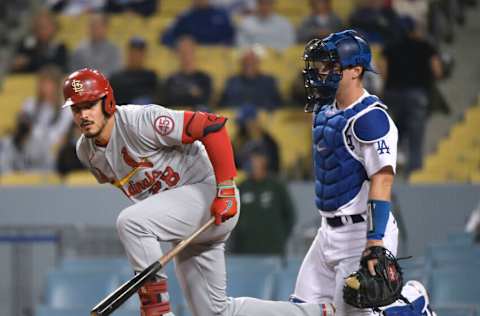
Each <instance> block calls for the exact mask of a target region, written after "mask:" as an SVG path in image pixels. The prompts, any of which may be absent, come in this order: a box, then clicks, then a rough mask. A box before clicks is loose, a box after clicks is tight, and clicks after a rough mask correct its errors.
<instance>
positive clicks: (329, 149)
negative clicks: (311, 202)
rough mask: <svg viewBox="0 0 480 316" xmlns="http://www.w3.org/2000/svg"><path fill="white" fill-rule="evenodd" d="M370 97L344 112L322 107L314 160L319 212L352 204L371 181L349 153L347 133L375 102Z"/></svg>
mask: <svg viewBox="0 0 480 316" xmlns="http://www.w3.org/2000/svg"><path fill="white" fill-rule="evenodd" d="M377 102H379V99H378V98H377V97H376V96H368V97H366V98H364V99H363V100H362V101H361V102H359V103H357V104H355V105H354V106H353V107H351V108H349V109H346V110H345V111H337V112H335V111H332V109H331V106H325V107H323V108H322V109H321V110H320V111H319V112H317V113H316V114H315V117H314V121H313V146H314V147H313V153H314V154H313V158H314V166H315V195H316V198H315V203H316V206H317V208H318V209H320V210H322V211H325V212H333V211H336V210H337V209H338V208H340V207H341V206H342V205H345V204H346V203H348V202H350V201H351V200H352V199H353V198H354V197H355V196H356V195H357V194H358V193H359V192H360V189H361V188H362V184H363V182H364V181H365V180H367V179H368V176H367V173H366V171H365V168H364V167H363V165H362V164H361V163H360V162H359V161H358V160H357V159H355V158H354V157H353V156H352V155H351V154H350V152H349V151H348V150H347V146H348V144H346V143H345V141H344V135H343V133H344V130H345V127H346V126H347V124H350V122H351V121H352V118H353V117H354V116H355V115H356V114H358V113H359V112H361V111H363V110H365V109H366V108H367V107H369V106H371V105H372V104H374V103H377Z"/></svg>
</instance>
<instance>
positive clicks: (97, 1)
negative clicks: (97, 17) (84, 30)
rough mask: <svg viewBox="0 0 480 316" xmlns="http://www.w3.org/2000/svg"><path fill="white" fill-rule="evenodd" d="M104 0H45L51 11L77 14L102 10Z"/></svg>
mask: <svg viewBox="0 0 480 316" xmlns="http://www.w3.org/2000/svg"><path fill="white" fill-rule="evenodd" d="M105 3H106V0H47V1H46V5H47V7H49V8H50V9H51V10H52V11H53V12H56V13H60V14H64V15H79V14H83V13H87V12H94V11H99V10H102V9H103V7H104V6H105Z"/></svg>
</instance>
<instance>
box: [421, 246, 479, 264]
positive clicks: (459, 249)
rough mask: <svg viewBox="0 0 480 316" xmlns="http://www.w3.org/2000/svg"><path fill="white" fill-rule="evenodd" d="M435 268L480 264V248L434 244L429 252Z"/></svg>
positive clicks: (428, 255)
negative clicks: (450, 265)
mask: <svg viewBox="0 0 480 316" xmlns="http://www.w3.org/2000/svg"><path fill="white" fill-rule="evenodd" d="M427 259H428V260H429V261H430V263H431V264H432V266H433V267H437V266H442V265H449V264H467V263H468V264H471V265H478V264H480V247H475V246H470V245H460V244H448V243H447V244H434V245H430V246H429V248H428V250H427Z"/></svg>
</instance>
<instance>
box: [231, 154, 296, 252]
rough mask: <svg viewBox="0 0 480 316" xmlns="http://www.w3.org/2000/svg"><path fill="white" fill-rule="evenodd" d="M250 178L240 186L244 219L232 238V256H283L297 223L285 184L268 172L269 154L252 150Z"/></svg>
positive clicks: (239, 223)
mask: <svg viewBox="0 0 480 316" xmlns="http://www.w3.org/2000/svg"><path fill="white" fill-rule="evenodd" d="M249 165H250V168H249V170H248V177H247V179H246V180H245V181H244V182H242V183H241V184H240V185H239V187H238V188H239V190H240V192H241V195H240V199H241V202H242V216H240V220H239V221H238V224H237V226H236V227H235V230H234V232H233V236H232V244H231V245H232V247H231V250H232V252H233V253H237V254H261V255H284V254H285V248H286V244H287V241H288V238H289V236H290V233H291V232H292V229H293V226H294V224H295V217H296V216H295V210H294V206H293V203H292V200H291V198H290V194H289V192H288V188H287V186H286V184H285V183H283V182H282V181H280V180H278V179H277V178H276V177H274V176H272V175H271V174H270V173H269V171H268V170H269V168H268V153H267V152H265V151H263V150H262V149H261V148H256V149H254V150H252V152H251V153H250V157H249Z"/></svg>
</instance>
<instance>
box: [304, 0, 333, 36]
mask: <svg viewBox="0 0 480 316" xmlns="http://www.w3.org/2000/svg"><path fill="white" fill-rule="evenodd" d="M331 2H332V1H331V0H310V9H311V14H310V16H308V17H306V18H305V19H304V20H303V21H302V23H301V24H300V27H299V28H298V30H297V42H298V43H301V44H305V43H307V42H308V41H309V40H311V39H313V38H324V37H325V36H327V35H328V34H330V33H334V32H338V31H340V30H341V29H342V21H341V20H340V18H339V17H338V15H336V14H335V12H333V10H332V3H331Z"/></svg>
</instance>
